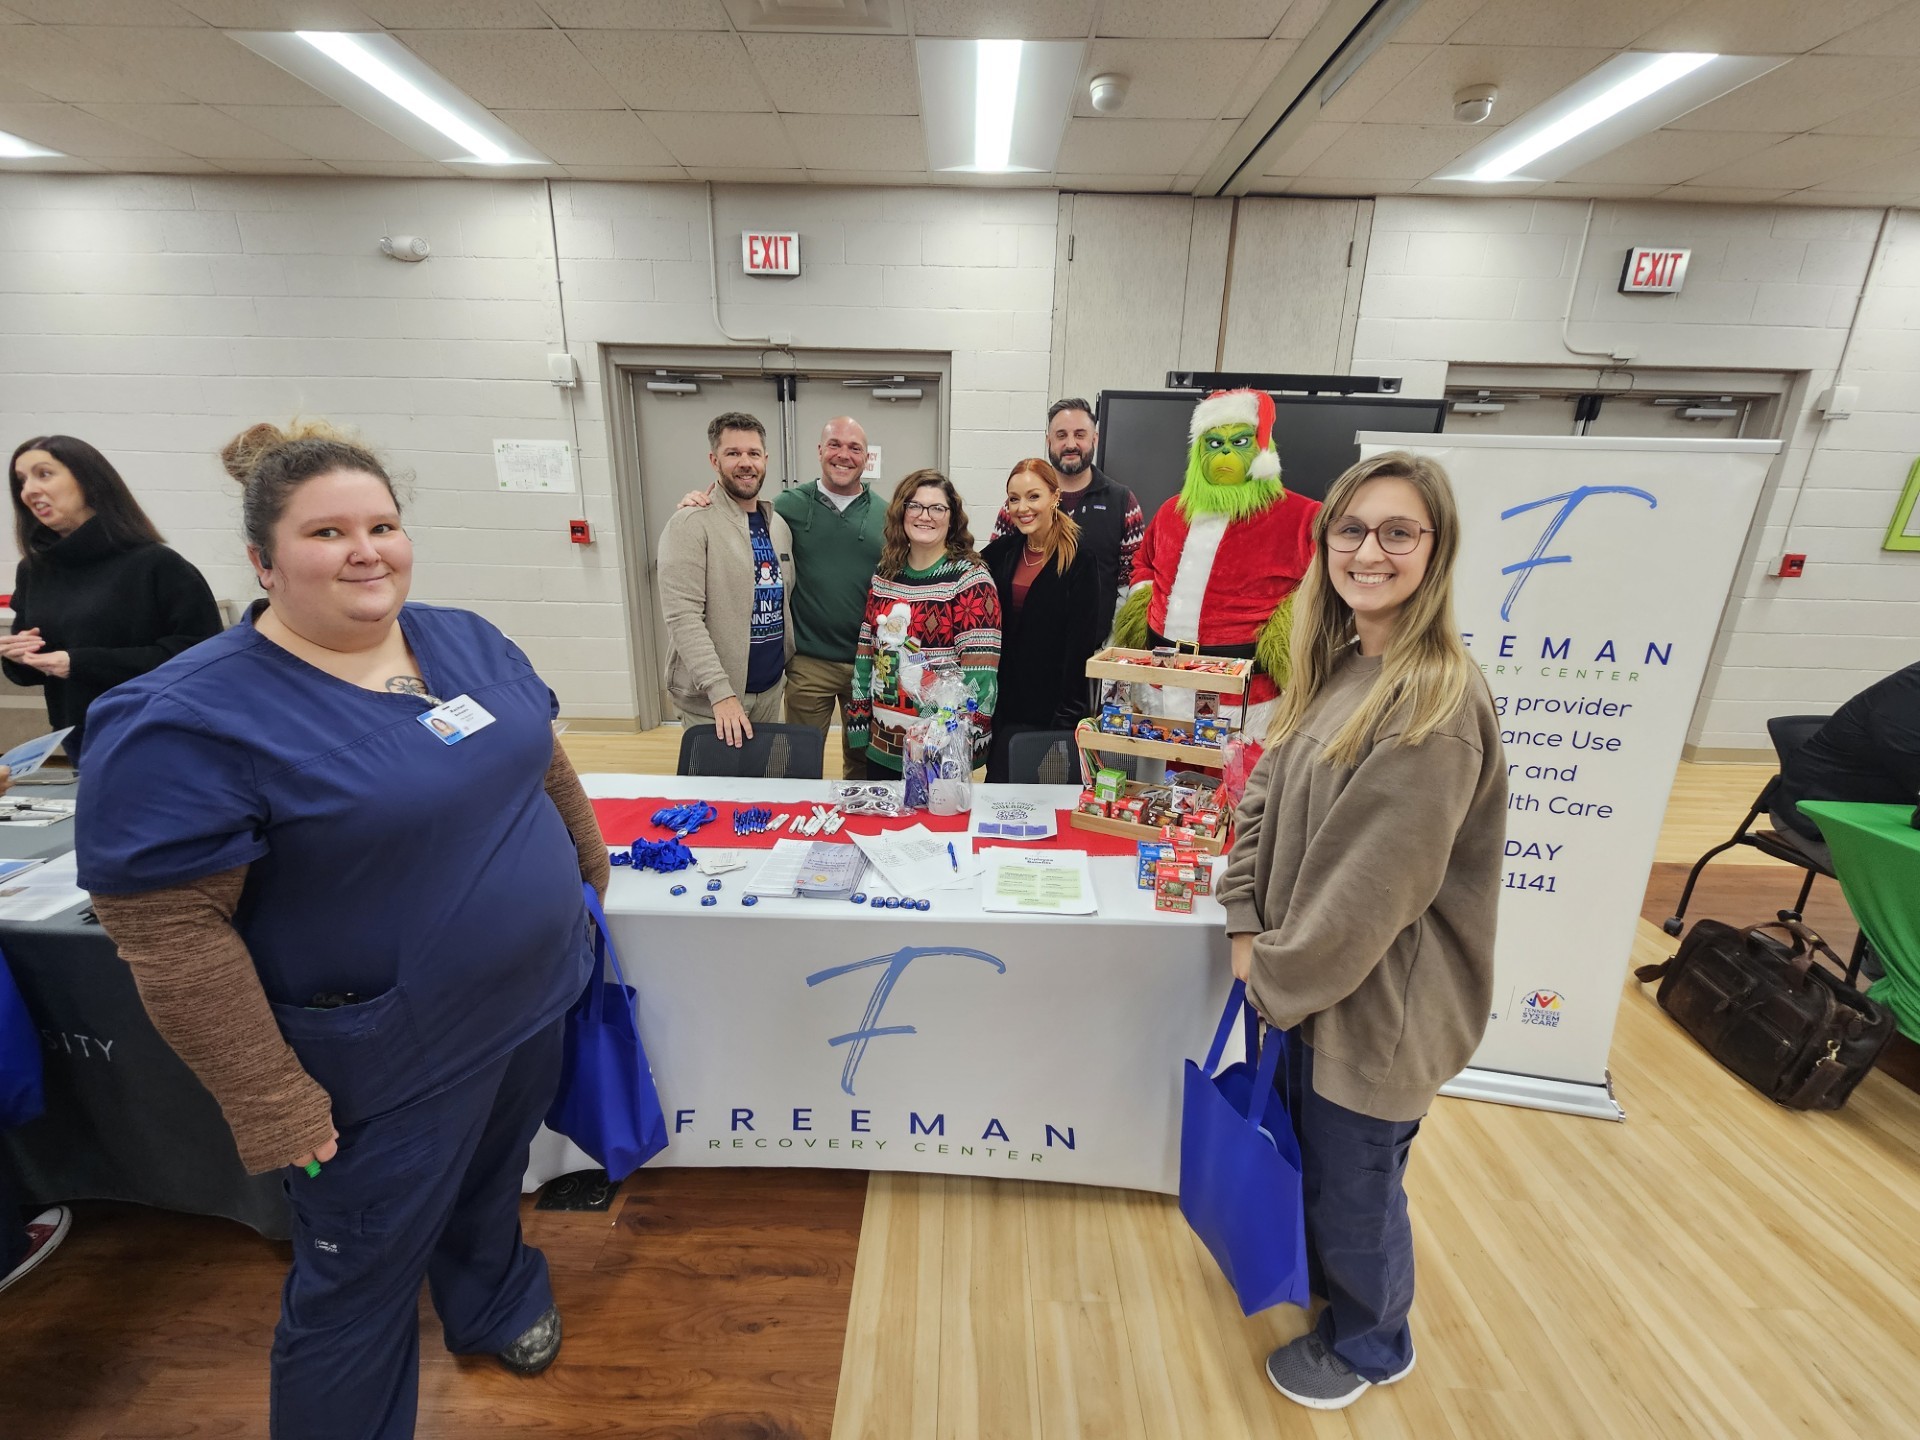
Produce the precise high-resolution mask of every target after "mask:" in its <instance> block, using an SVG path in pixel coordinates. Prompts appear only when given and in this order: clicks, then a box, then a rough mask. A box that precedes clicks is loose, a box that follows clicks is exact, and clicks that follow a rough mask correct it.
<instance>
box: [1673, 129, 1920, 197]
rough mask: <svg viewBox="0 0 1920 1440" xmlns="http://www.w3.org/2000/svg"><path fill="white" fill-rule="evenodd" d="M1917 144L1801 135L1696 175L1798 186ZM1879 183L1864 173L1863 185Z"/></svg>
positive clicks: (1713, 180)
mask: <svg viewBox="0 0 1920 1440" xmlns="http://www.w3.org/2000/svg"><path fill="white" fill-rule="evenodd" d="M1915 150H1920V145H1916V144H1915V142H1914V141H1912V140H1907V139H1903V138H1899V137H1896V136H1877V135H1795V136H1793V137H1792V138H1791V139H1788V140H1782V141H1781V142H1780V143H1779V144H1778V145H1773V146H1769V147H1768V148H1767V149H1765V150H1760V151H1757V152H1755V153H1754V154H1752V155H1748V156H1746V157H1744V158H1743V159H1739V160H1736V161H1734V162H1733V163H1732V164H1731V165H1723V166H1721V167H1720V168H1719V169H1717V170H1708V171H1705V172H1703V173H1701V174H1699V175H1696V176H1695V177H1693V178H1694V179H1696V180H1698V181H1699V182H1700V183H1701V184H1703V185H1734V186H1766V185H1781V186H1784V187H1786V188H1787V189H1790V190H1798V189H1800V188H1801V187H1803V186H1807V185H1818V184H1819V183H1821V182H1822V181H1823V180H1831V179H1833V178H1835V177H1836V176H1839V175H1843V174H1845V173H1846V172H1848V171H1849V170H1851V171H1855V172H1859V171H1862V170H1863V167H1866V166H1869V165H1872V164H1875V163H1877V162H1880V161H1885V160H1891V159H1893V158H1894V157H1895V156H1897V155H1903V154H1910V153H1912V152H1914V151H1915ZM1875 183H1876V181H1875V179H1874V177H1873V176H1872V175H1871V174H1862V175H1861V178H1860V185H1859V188H1860V189H1862V190H1866V189H1870V188H1872V187H1873V186H1874V184H1875Z"/></svg>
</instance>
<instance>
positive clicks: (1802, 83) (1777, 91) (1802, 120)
mask: <svg viewBox="0 0 1920 1440" xmlns="http://www.w3.org/2000/svg"><path fill="white" fill-rule="evenodd" d="M1916 84H1920V73H1916V71H1915V67H1914V66H1913V65H1912V64H1911V63H1910V62H1908V61H1905V60H1899V59H1883V58H1879V57H1875V56H1866V55H1802V56H1800V57H1799V58H1798V59H1796V60H1789V61H1788V62H1787V63H1786V64H1785V65H1782V66H1781V67H1780V68H1779V69H1778V70H1773V71H1769V72H1768V73H1767V74H1765V75H1762V76H1761V77H1760V78H1759V79H1757V80H1752V81H1749V82H1748V83H1747V84H1745V85H1742V86H1741V87H1740V88H1739V89H1738V90H1735V91H1733V92H1732V93H1730V94H1727V95H1722V96H1721V97H1720V98H1719V99H1718V100H1714V101H1711V102H1710V103H1708V104H1706V105H1702V106H1701V107H1700V108H1699V109H1698V110H1692V111H1689V112H1688V113H1687V114H1685V115H1682V116H1681V117H1680V118H1679V119H1678V120H1675V121H1674V122H1673V123H1672V124H1671V125H1669V126H1668V127H1667V128H1668V129H1671V130H1811V129H1813V128H1814V126H1816V125H1824V124H1825V123H1826V122H1827V121H1829V120H1832V119H1835V118H1837V117H1838V116H1841V115H1844V114H1846V112H1847V111H1849V110H1852V109H1855V108H1857V107H1858V105H1859V104H1860V101H1861V100H1862V99H1863V98H1872V97H1875V96H1881V95H1889V94H1897V93H1899V92H1901V91H1904V90H1910V89H1912V88H1913V87H1914V86H1915V85H1916Z"/></svg>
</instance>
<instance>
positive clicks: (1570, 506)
mask: <svg viewBox="0 0 1920 1440" xmlns="http://www.w3.org/2000/svg"><path fill="white" fill-rule="evenodd" d="M1595 495H1633V496H1637V497H1638V498H1639V499H1642V500H1644V501H1646V502H1647V506H1648V508H1649V509H1654V510H1658V509H1659V508H1660V502H1659V501H1658V500H1656V499H1654V498H1653V496H1651V495H1649V494H1648V493H1647V492H1646V491H1644V490H1637V489H1635V488H1634V487H1633V486H1631V485H1581V486H1578V487H1576V488H1574V489H1572V490H1567V491H1563V492H1562V493H1561V494H1558V495H1549V496H1547V497H1546V498H1545V499H1544V500H1529V501H1528V502H1527V503H1526V504H1524V505H1515V506H1514V507H1513V508H1512V509H1511V510H1502V511H1501V512H1500V518H1501V519H1502V520H1511V519H1512V518H1513V517H1514V516H1515V515H1520V514H1524V513H1525V512H1526V511H1528V510H1538V509H1539V508H1540V507H1541V506H1542V505H1558V506H1559V507H1560V508H1559V509H1558V510H1556V511H1554V512H1553V516H1552V518H1551V519H1550V520H1549V521H1548V522H1547V528H1546V529H1545V530H1543V531H1541V532H1540V539H1539V541H1538V543H1536V544H1535V545H1534V547H1533V553H1532V554H1531V555H1529V556H1527V558H1526V559H1524V560H1520V561H1516V562H1515V563H1514V564H1512V565H1508V566H1505V567H1503V568H1502V569H1501V571H1500V573H1501V574H1502V575H1511V576H1513V585H1512V587H1511V588H1510V589H1509V590H1508V591H1507V598H1506V599H1504V600H1502V601H1501V602H1500V618H1501V619H1502V620H1511V619H1512V618H1513V602H1514V601H1516V600H1518V599H1519V598H1520V592H1521V591H1522V590H1524V589H1525V588H1526V584H1527V581H1528V580H1529V579H1530V578H1531V577H1532V575H1533V572H1534V571H1535V570H1537V569H1538V568H1539V567H1540V566H1542V565H1569V564H1572V563H1573V557H1572V556H1571V555H1549V554H1547V547H1548V546H1549V545H1551V544H1552V543H1553V537H1554V536H1556V535H1558V534H1559V533H1560V527H1561V526H1562V525H1565V524H1566V523H1567V521H1568V520H1570V519H1572V518H1573V512H1574V511H1575V510H1578V509H1579V508H1580V502H1581V501H1583V500H1590V499H1592V498H1593V497H1594V496H1595Z"/></svg>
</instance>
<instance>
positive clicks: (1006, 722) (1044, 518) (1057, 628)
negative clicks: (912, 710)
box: [980, 460, 1106, 783]
mask: <svg viewBox="0 0 1920 1440" xmlns="http://www.w3.org/2000/svg"><path fill="white" fill-rule="evenodd" d="M1006 515H1007V518H1008V519H1009V520H1011V521H1012V522H1013V531H1012V533H1011V534H1007V535H1002V536H1001V537H1000V538H999V539H998V540H995V541H993V542H992V543H991V544H989V545H988V546H987V548H986V551H985V553H984V554H982V556H981V557H980V558H981V559H983V560H984V561H986V564H987V569H988V570H990V571H992V572H993V583H994V586H995V588H996V589H998V590H999V592H1000V614H1001V641H1000V698H999V702H998V704H997V706H996V707H995V710H994V724H993V746H992V748H991V749H990V750H989V751H988V753H987V780H988V781H989V782H990V783H999V782H1004V781H1006V780H1008V779H1010V778H1011V776H1010V775H1009V773H1008V763H1007V756H1008V746H1009V744H1010V743H1011V741H1012V739H1013V736H1014V735H1015V734H1017V733H1018V732H1020V731H1022V730H1070V729H1072V728H1073V727H1074V726H1075V725H1076V724H1078V723H1079V722H1080V720H1081V718H1082V717H1083V716H1085V715H1086V713H1087V657H1088V656H1090V655H1092V654H1093V652H1094V651H1095V650H1096V649H1098V648H1099V645H1100V640H1101V637H1102V636H1103V634H1104V633H1105V631H1106V616H1105V614H1104V613H1103V609H1102V606H1101V603H1100V601H1101V599H1102V596H1101V593H1100V583H1099V578H1098V573H1097V569H1096V566H1095V562H1094V557H1093V555H1092V554H1091V553H1090V552H1088V551H1087V550H1085V549H1083V548H1082V547H1081V545H1080V527H1079V525H1077V524H1076V523H1075V522H1074V519H1073V517H1072V516H1071V515H1069V514H1067V513H1066V512H1065V511H1064V510H1062V509H1061V508H1060V475H1059V472H1057V471H1056V470H1055V469H1054V468H1053V466H1051V465H1049V464H1048V463H1047V462H1046V461H1044V460H1022V461H1021V462H1020V463H1019V464H1018V465H1016V466H1014V467H1013V473H1012V474H1011V475H1009V476H1007V508H1006Z"/></svg>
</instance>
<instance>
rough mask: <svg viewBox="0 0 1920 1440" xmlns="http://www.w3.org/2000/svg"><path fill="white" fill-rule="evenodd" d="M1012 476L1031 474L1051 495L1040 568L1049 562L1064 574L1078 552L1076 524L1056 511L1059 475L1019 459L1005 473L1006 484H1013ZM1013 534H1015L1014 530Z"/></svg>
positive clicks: (1043, 463)
mask: <svg viewBox="0 0 1920 1440" xmlns="http://www.w3.org/2000/svg"><path fill="white" fill-rule="evenodd" d="M1015 475H1031V476H1033V478H1034V479H1036V480H1038V481H1039V482H1040V483H1041V484H1042V485H1044V486H1046V487H1047V489H1048V490H1049V491H1051V492H1052V494H1053V507H1054V508H1053V528H1052V529H1051V530H1050V531H1048V532H1047V544H1046V550H1045V558H1044V559H1042V560H1041V562H1040V568H1041V569H1043V570H1044V569H1046V562H1047V561H1048V560H1051V561H1053V562H1054V566H1055V568H1056V569H1058V570H1059V572H1060V573H1061V574H1062V575H1064V574H1066V573H1067V571H1068V570H1070V569H1072V568H1073V557H1074V556H1076V555H1078V554H1079V553H1080V523H1079V522H1078V521H1077V520H1075V519H1074V518H1073V516H1071V515H1069V514H1068V513H1067V512H1066V511H1064V510H1062V509H1061V508H1060V472H1059V471H1058V470H1056V469H1054V468H1053V466H1051V465H1049V464H1048V463H1047V462H1046V461H1044V460H1022V461H1021V462H1020V463H1019V464H1018V465H1015V466H1014V467H1013V469H1012V470H1011V471H1009V472H1008V473H1007V483H1008V484H1009V485H1011V484H1012V483H1013V477H1014V476H1015ZM1014 533H1015V534H1016V535H1017V534H1019V531H1018V530H1015V531H1014Z"/></svg>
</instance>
